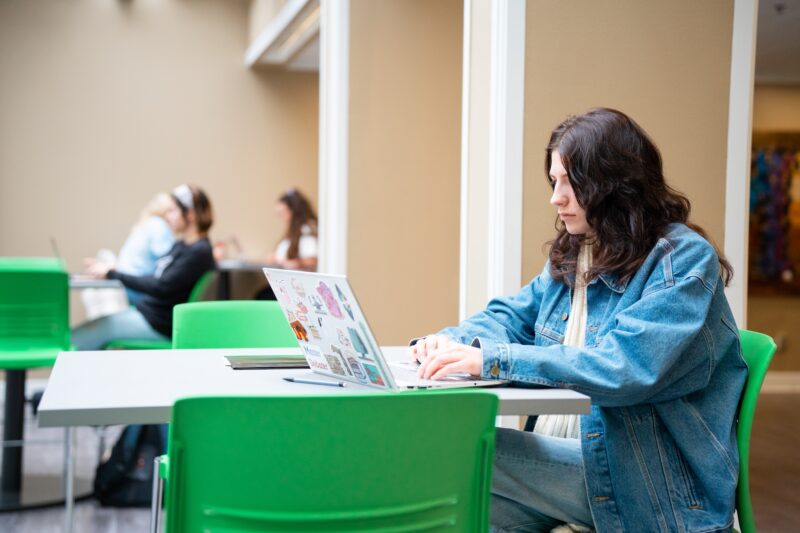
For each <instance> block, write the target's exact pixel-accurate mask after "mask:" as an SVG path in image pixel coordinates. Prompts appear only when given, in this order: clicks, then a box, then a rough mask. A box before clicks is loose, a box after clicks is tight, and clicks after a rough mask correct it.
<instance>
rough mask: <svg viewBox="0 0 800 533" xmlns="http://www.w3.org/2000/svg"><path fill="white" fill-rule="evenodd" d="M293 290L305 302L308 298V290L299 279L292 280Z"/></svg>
mask: <svg viewBox="0 0 800 533" xmlns="http://www.w3.org/2000/svg"><path fill="white" fill-rule="evenodd" d="M292 288H293V289H294V292H295V293H297V295H298V296H299V297H300V298H301V299H303V300H305V298H306V288H305V287H303V284H302V283H300V281H299V280H298V279H297V278H292Z"/></svg>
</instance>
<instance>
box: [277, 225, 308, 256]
mask: <svg viewBox="0 0 800 533" xmlns="http://www.w3.org/2000/svg"><path fill="white" fill-rule="evenodd" d="M289 244H290V242H289V239H283V240H282V241H281V242H279V243H278V247H277V248H276V249H275V259H276V260H277V261H279V262H283V261H286V259H288V258H287V257H286V256H287V254H288V253H289ZM311 257H317V237H316V235H313V234H312V233H311V227H310V226H309V225H308V224H305V225H303V227H302V228H300V243H299V244H298V249H297V258H298V259H309V258H311Z"/></svg>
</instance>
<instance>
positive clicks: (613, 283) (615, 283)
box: [589, 272, 628, 294]
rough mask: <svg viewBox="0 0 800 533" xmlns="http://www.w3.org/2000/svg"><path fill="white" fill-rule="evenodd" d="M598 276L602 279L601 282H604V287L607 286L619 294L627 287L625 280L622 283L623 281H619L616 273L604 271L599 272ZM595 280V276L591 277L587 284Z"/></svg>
mask: <svg viewBox="0 0 800 533" xmlns="http://www.w3.org/2000/svg"><path fill="white" fill-rule="evenodd" d="M599 278H600V279H601V280H602V281H603V283H605V284H606V287H608V288H609V289H611V290H612V291H614V292H618V293H620V294H622V293H623V292H625V289H626V288H627V287H628V282H627V281H626V282H624V283H623V282H621V281H619V278H618V277H617V275H616V274H611V273H607V272H604V273H602V274H600V276H599ZM596 281H597V278H595V279H593V280H592V281H591V282H589V285H591V284H592V283H595V282H596Z"/></svg>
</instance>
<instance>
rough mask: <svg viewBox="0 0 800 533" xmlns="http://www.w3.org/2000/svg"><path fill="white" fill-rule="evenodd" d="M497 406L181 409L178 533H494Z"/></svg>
mask: <svg viewBox="0 0 800 533" xmlns="http://www.w3.org/2000/svg"><path fill="white" fill-rule="evenodd" d="M496 414H497V397H496V396H495V395H494V394H491V393H489V392H486V391H458V392H451V391H436V392H430V391H428V392H411V393H400V394H397V393H383V394H363V395H335V396H312V397H300V396H292V397H222V398H189V399H182V400H178V401H177V402H176V403H175V406H174V407H173V410H172V424H171V425H170V442H169V446H168V449H169V460H168V473H167V478H168V481H167V487H166V528H165V531H166V532H167V533H178V532H190V531H192V532H193V531H220V532H221V531H236V532H237V533H245V532H249V531H253V532H255V531H292V532H311V531H316V532H319V531H370V532H377V531H395V532H400V531H408V532H411V531H459V532H483V531H487V530H488V523H489V498H490V485H491V476H492V460H493V456H494V439H495V427H494V423H495V415H496Z"/></svg>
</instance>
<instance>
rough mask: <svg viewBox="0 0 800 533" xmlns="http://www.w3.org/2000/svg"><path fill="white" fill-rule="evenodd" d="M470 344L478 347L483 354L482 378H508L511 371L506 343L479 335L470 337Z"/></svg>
mask: <svg viewBox="0 0 800 533" xmlns="http://www.w3.org/2000/svg"><path fill="white" fill-rule="evenodd" d="M470 344H471V345H472V346H474V347H475V348H480V349H481V352H482V354H483V369H482V370H481V377H482V378H483V379H502V380H507V379H508V376H509V374H510V371H511V361H510V357H509V352H508V344H505V343H501V342H494V341H491V340H488V339H481V338H480V337H475V338H474V339H472V343H470Z"/></svg>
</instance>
